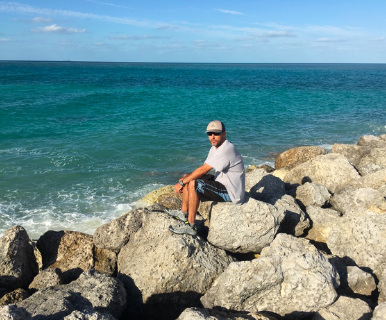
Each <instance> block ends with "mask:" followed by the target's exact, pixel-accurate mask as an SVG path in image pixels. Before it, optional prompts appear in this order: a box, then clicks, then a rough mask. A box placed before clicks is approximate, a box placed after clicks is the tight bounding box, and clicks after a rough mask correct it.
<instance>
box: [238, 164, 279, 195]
mask: <svg viewBox="0 0 386 320" xmlns="http://www.w3.org/2000/svg"><path fill="white" fill-rule="evenodd" d="M245 190H246V191H247V192H248V193H249V194H250V196H251V197H252V198H254V199H256V200H260V201H267V200H268V199H270V198H272V197H274V198H281V197H282V196H283V195H284V194H285V185H284V182H283V181H282V180H281V179H279V178H277V177H275V176H274V175H272V174H270V173H267V172H266V171H265V170H264V169H255V170H252V171H250V172H248V173H246V174H245Z"/></svg>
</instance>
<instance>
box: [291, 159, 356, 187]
mask: <svg viewBox="0 0 386 320" xmlns="http://www.w3.org/2000/svg"><path fill="white" fill-rule="evenodd" d="M359 179H360V176H359V174H358V172H357V171H356V170H355V168H354V167H353V166H352V165H351V164H350V163H349V162H348V160H347V159H346V157H344V156H343V155H341V154H338V153H330V154H326V155H322V156H317V157H315V158H313V159H311V160H309V161H307V162H305V163H303V164H300V165H298V166H297V167H295V168H294V169H292V170H291V171H289V172H288V173H287V175H286V176H285V178H284V182H287V183H290V184H298V185H301V184H304V183H306V182H314V183H320V184H322V185H324V186H325V187H326V188H327V189H328V190H329V191H330V192H332V193H335V191H337V190H339V189H341V188H343V187H345V186H346V185H348V184H349V183H357V182H358V180H359Z"/></svg>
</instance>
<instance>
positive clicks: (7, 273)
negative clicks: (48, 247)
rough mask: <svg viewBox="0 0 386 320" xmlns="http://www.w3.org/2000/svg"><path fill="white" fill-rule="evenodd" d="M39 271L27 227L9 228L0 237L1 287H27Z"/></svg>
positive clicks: (12, 288)
mask: <svg viewBox="0 0 386 320" xmlns="http://www.w3.org/2000/svg"><path fill="white" fill-rule="evenodd" d="M38 272H39V270H38V264H37V262H36V258H35V255H34V249H33V247H32V245H31V243H30V239H29V237H28V234H27V232H26V231H25V229H24V228H23V227H21V226H14V227H12V228H10V229H8V230H7V231H6V232H5V234H4V235H3V237H2V238H1V239H0V288H7V289H10V290H14V289H17V288H25V289H26V288H28V285H29V284H30V283H31V281H32V280H33V278H34V277H35V276H36V275H37V274H38Z"/></svg>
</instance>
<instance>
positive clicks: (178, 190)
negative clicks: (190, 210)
mask: <svg viewBox="0 0 386 320" xmlns="http://www.w3.org/2000/svg"><path fill="white" fill-rule="evenodd" d="M183 188H184V187H183V186H181V185H180V182H177V183H176V184H175V186H174V192H175V193H182V189H183Z"/></svg>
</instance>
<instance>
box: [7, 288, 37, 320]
mask: <svg viewBox="0 0 386 320" xmlns="http://www.w3.org/2000/svg"><path fill="white" fill-rule="evenodd" d="M29 296H30V294H29V293H28V291H27V290H25V289H16V290H14V291H12V292H10V293H7V294H5V295H4V296H3V297H2V298H1V299H0V306H5V305H7V304H11V303H16V302H19V301H23V300H24V299H27V298H28V297H29ZM0 319H1V318H0Z"/></svg>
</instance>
